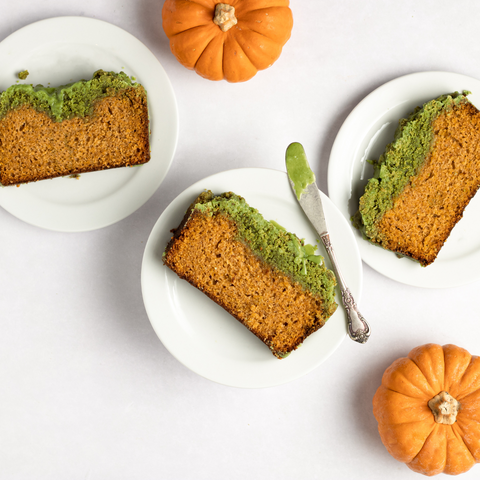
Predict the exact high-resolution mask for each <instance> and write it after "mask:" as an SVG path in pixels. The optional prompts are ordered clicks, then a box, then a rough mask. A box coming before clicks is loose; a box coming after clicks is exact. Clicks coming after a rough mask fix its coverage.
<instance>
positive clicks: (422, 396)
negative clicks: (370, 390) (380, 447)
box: [373, 344, 480, 475]
mask: <svg viewBox="0 0 480 480" xmlns="http://www.w3.org/2000/svg"><path fill="white" fill-rule="evenodd" d="M373 413H374V415H375V418H376V419H377V422H378V431H379V433H380V437H381V439H382V442H383V444H384V445H385V447H386V448H387V450H388V451H389V453H390V454H391V455H392V456H393V457H394V458H396V459H397V460H399V461H401V462H404V463H406V464H407V466H408V467H410V468H411V469H412V470H414V471H415V472H419V473H423V474H424V475H436V474H438V473H442V472H443V473H447V474H450V475H457V474H459V473H463V472H466V471H467V470H469V469H470V468H471V467H472V466H473V465H474V464H475V463H478V462H480V357H476V356H472V355H470V354H469V353H468V352H467V351H466V350H464V349H463V348H460V347H456V346H455V345H445V346H443V347H441V346H440V345H435V344H428V345H422V346H420V347H417V348H414V349H413V350H412V351H411V352H410V353H409V354H408V358H400V359H398V360H396V361H395V362H393V363H392V365H391V366H390V367H389V368H387V370H386V371H385V373H384V374H383V378H382V385H381V386H380V387H379V389H378V390H377V392H376V394H375V396H374V398H373Z"/></svg>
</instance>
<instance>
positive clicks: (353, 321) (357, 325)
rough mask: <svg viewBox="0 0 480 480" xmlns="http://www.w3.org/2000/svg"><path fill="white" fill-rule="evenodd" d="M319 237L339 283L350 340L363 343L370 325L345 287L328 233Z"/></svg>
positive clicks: (367, 336)
mask: <svg viewBox="0 0 480 480" xmlns="http://www.w3.org/2000/svg"><path fill="white" fill-rule="evenodd" d="M320 238H321V239H322V242H323V244H324V245H325V249H326V250H327V253H328V256H329V257H330V260H331V262H332V266H333V270H334V272H335V276H336V277H337V280H338V283H339V285H340V290H341V292H342V302H343V306H344V307H345V311H346V312H347V324H348V335H349V337H350V338H351V339H352V340H355V341H356V342H358V343H365V342H366V341H367V340H368V338H369V337H370V327H369V326H368V323H367V321H366V320H365V318H363V316H362V314H361V313H360V312H359V311H358V308H357V304H356V303H355V300H354V299H353V295H352V294H351V292H350V290H349V289H348V288H347V286H346V284H345V280H344V279H343V277H342V274H341V273H340V267H339V266H338V263H337V258H336V257H335V252H334V251H333V246H332V243H331V242H330V235H329V234H328V233H325V234H323V235H322V236H321V237H320Z"/></svg>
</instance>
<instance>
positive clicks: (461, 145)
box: [352, 92, 480, 266]
mask: <svg viewBox="0 0 480 480" xmlns="http://www.w3.org/2000/svg"><path fill="white" fill-rule="evenodd" d="M468 93H469V92H464V93H463V94H459V93H458V92H456V93H453V94H450V95H442V96H441V97H439V98H437V99H435V100H432V101H430V102H428V103H426V104H425V105H423V107H421V108H420V107H417V109H415V111H414V112H413V113H412V114H411V115H410V116H409V117H408V118H406V119H401V120H400V122H399V126H398V128H397V131H396V133H395V138H394V141H393V142H392V143H391V144H389V145H387V147H386V149H385V152H384V153H383V154H382V155H381V157H380V159H379V160H378V161H376V162H373V166H374V171H375V173H374V177H373V178H372V179H370V180H369V181H368V183H367V185H366V188H365V193H364V194H363V196H362V197H361V198H360V205H359V210H358V212H357V213H356V215H354V216H353V217H352V221H353V224H354V225H355V226H356V227H357V228H360V229H361V231H362V233H363V235H364V236H365V238H366V239H368V240H369V241H371V242H372V243H374V244H376V245H380V246H382V247H383V248H385V249H387V250H391V251H393V252H395V253H397V254H398V255H399V256H407V257H410V258H412V259H414V260H416V261H418V262H420V264H421V265H423V266H427V265H430V264H431V263H432V262H433V261H434V260H435V259H436V257H437V255H438V253H439V251H440V249H441V248H442V246H443V245H444V243H445V241H446V240H447V238H448V236H449V235H450V232H451V231H452V229H453V227H454V226H455V225H456V223H457V222H458V221H459V220H460V219H461V218H462V215H463V211H464V209H465V207H466V206H467V205H468V203H469V201H470V200H471V198H472V197H473V196H474V195H475V193H476V191H477V189H478V187H479V185H480V112H479V111H478V110H477V109H476V108H475V107H474V106H473V105H472V104H471V103H470V102H469V100H468V99H467V97H466V95H468Z"/></svg>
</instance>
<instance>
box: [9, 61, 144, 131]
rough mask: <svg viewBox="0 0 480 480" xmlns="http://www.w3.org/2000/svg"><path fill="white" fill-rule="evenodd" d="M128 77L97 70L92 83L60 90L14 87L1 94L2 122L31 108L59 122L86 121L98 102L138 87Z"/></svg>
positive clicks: (83, 82)
mask: <svg viewBox="0 0 480 480" xmlns="http://www.w3.org/2000/svg"><path fill="white" fill-rule="evenodd" d="M138 86H139V84H137V83H134V82H132V80H131V79H130V78H129V77H128V75H127V74H125V73H123V72H120V73H115V72H104V71H103V70H98V71H96V72H95V73H94V74H93V78H92V79H91V80H80V81H78V82H75V83H70V84H68V85H62V86H59V87H56V88H54V87H44V86H43V85H37V86H35V87H34V86H33V85H12V86H11V87H9V88H7V90H5V91H4V92H2V93H1V94H0V118H3V117H4V116H5V115H6V114H7V112H8V111H9V110H11V109H15V108H19V107H21V106H23V105H31V106H32V107H33V108H35V109H36V110H38V111H41V112H45V113H46V114H47V115H49V116H50V117H51V118H52V119H53V120H55V121H56V122H61V121H62V120H67V119H69V118H73V117H85V116H87V115H90V114H91V113H92V111H93V105H94V103H95V101H97V100H99V99H101V98H104V97H107V96H111V95H113V94H115V93H117V92H119V91H121V90H124V89H126V88H130V87H138Z"/></svg>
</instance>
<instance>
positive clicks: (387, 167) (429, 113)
mask: <svg viewBox="0 0 480 480" xmlns="http://www.w3.org/2000/svg"><path fill="white" fill-rule="evenodd" d="M469 93H470V92H467V91H464V92H463V94H460V93H458V92H455V93H452V94H449V95H442V96H440V97H438V98H437V99H435V100H432V101H430V102H428V103H426V104H424V105H423V107H417V108H416V109H415V110H414V111H413V112H412V113H411V114H410V116H409V117H408V118H406V119H405V118H403V119H401V120H400V121H399V125H398V127H397V130H396V132H395V137H394V141H393V142H392V143H390V144H389V145H387V147H386V148H385V152H384V153H383V154H382V155H381V156H380V158H379V160H378V161H372V162H370V163H372V165H373V167H374V176H373V178H371V179H370V180H369V181H368V183H367V185H366V187H365V193H364V194H363V196H362V197H361V198H360V205H359V210H358V212H357V213H356V214H355V215H354V216H353V217H352V223H353V225H354V226H355V227H356V228H359V229H361V230H362V232H363V234H364V235H365V236H366V237H367V238H369V239H375V238H376V237H377V236H378V232H377V228H376V225H377V223H378V222H379V221H380V220H381V218H382V217H383V215H384V213H385V212H386V211H388V210H389V209H390V208H392V206H393V202H394V200H395V199H396V198H397V197H398V195H399V194H400V193H401V192H402V191H403V189H404V188H405V187H406V186H407V185H408V184H409V182H410V181H411V179H412V177H415V176H416V175H417V174H418V172H419V170H420V168H421V167H422V166H423V165H424V163H425V161H426V159H427V158H428V155H429V152H430V150H431V148H432V146H433V143H434V132H433V129H432V123H433V122H434V120H435V119H436V118H437V117H438V116H439V115H440V114H441V113H443V112H448V111H450V110H452V109H453V108H454V107H455V106H458V105H461V104H464V103H468V99H467V97H466V95H468V94H469Z"/></svg>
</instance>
